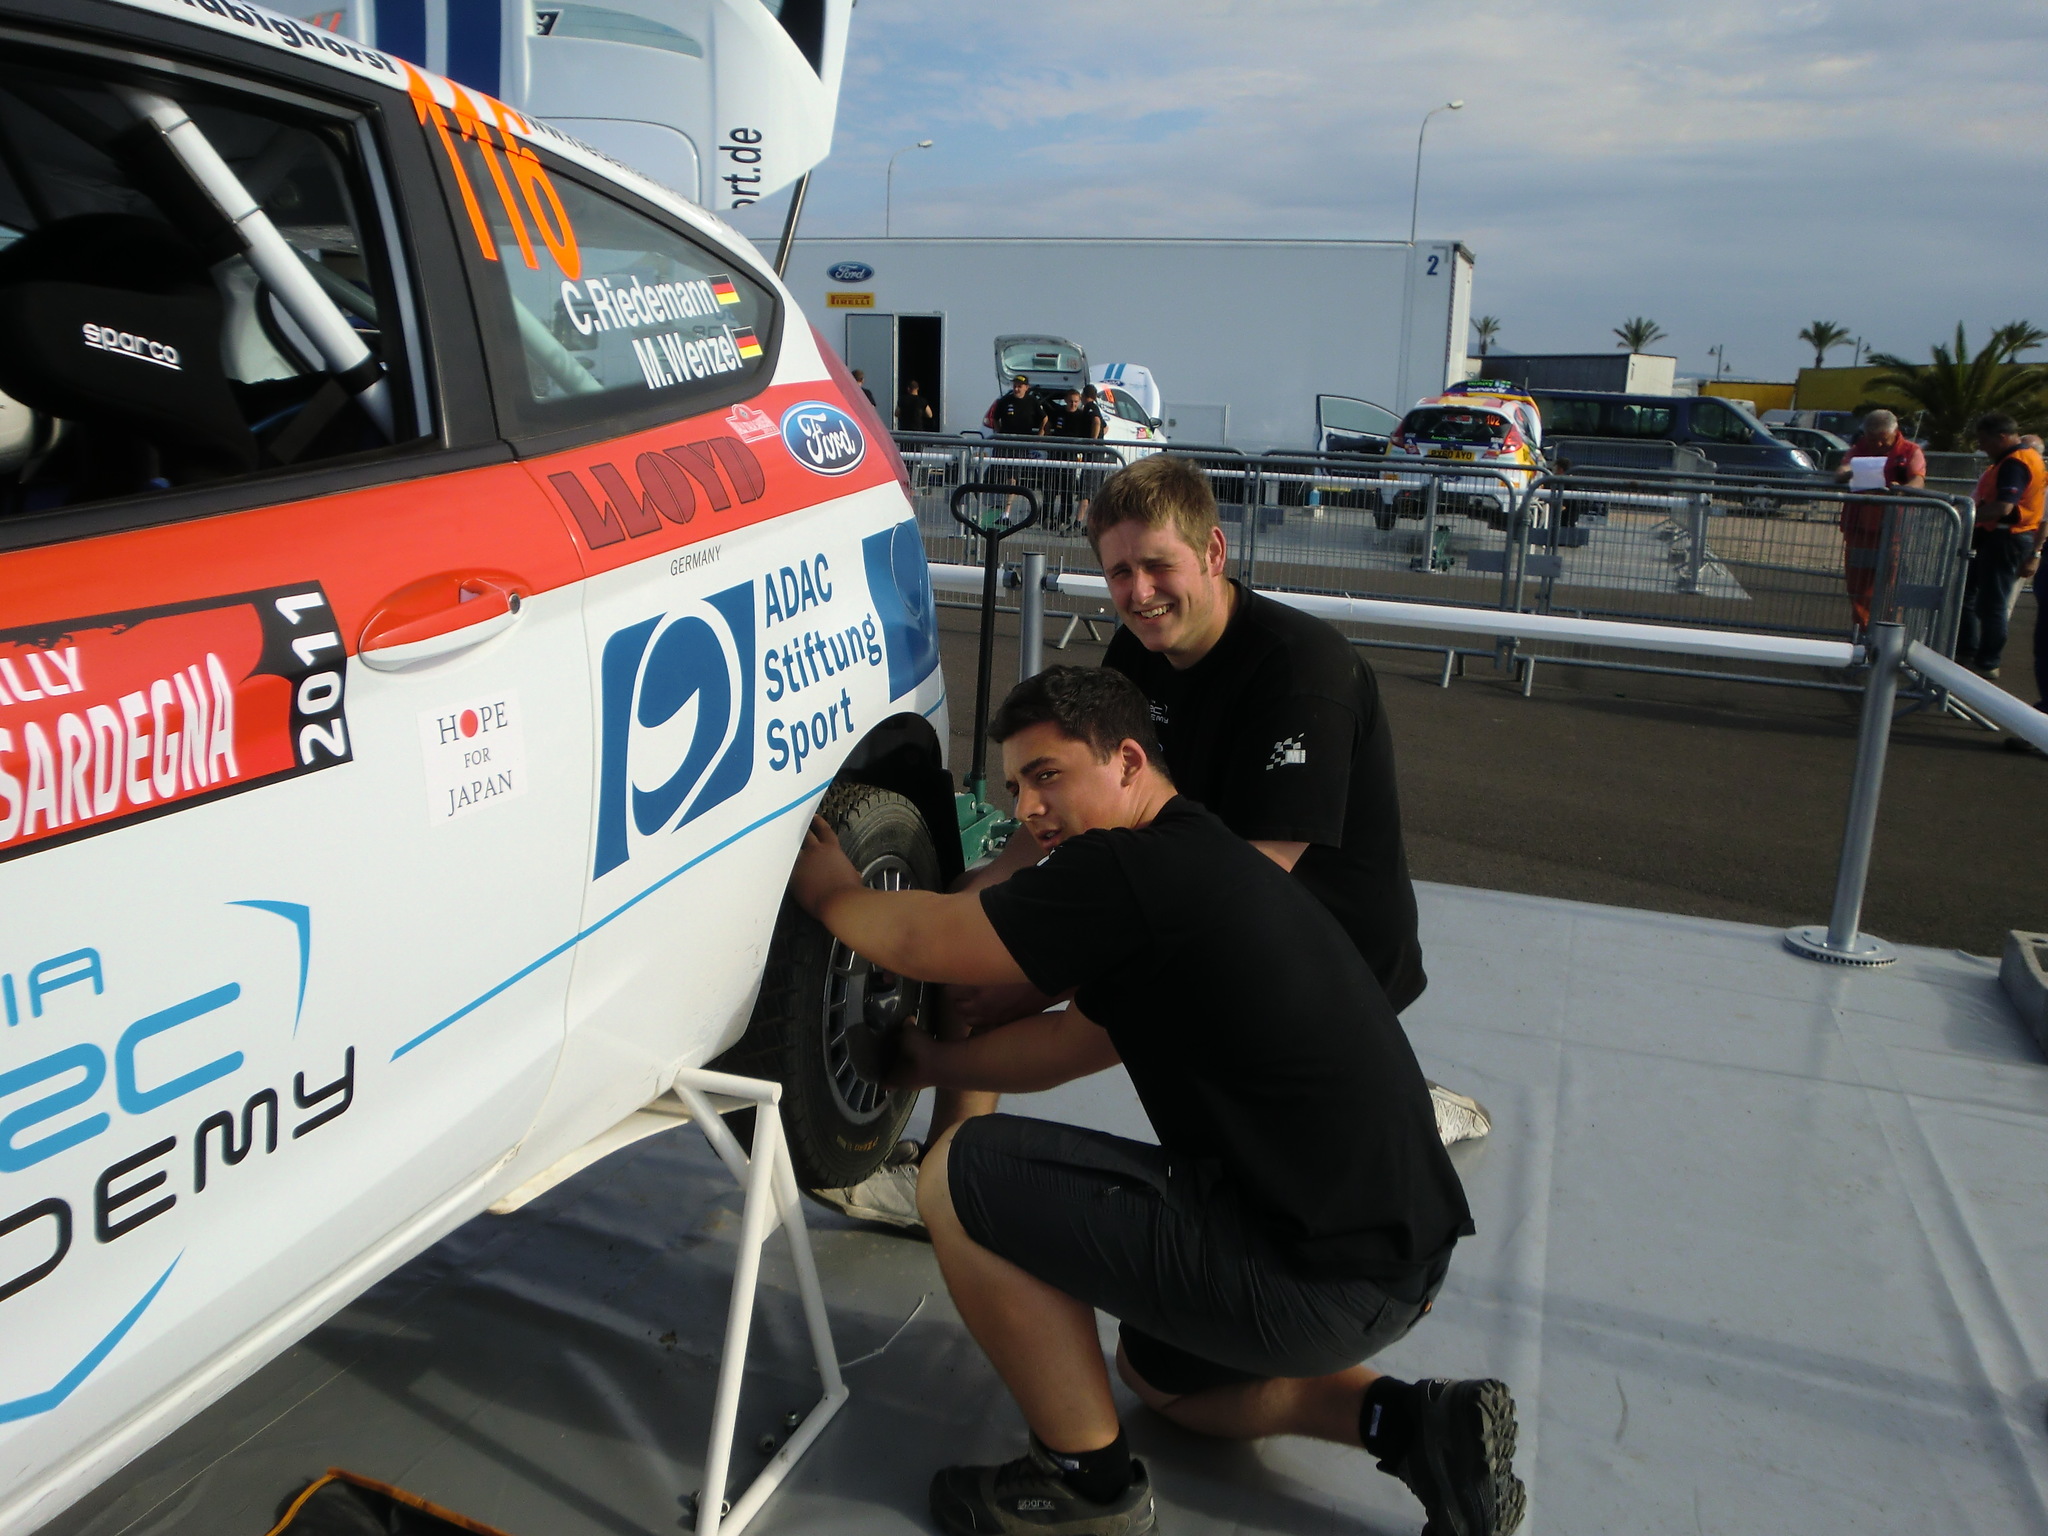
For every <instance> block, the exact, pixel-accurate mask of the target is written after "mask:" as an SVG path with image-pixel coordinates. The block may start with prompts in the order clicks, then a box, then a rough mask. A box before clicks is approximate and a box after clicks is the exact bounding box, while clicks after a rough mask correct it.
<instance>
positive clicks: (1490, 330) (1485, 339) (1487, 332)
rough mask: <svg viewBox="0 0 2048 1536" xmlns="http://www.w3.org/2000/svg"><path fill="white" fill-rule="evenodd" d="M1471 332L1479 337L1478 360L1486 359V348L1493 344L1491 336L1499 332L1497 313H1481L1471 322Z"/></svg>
mask: <svg viewBox="0 0 2048 1536" xmlns="http://www.w3.org/2000/svg"><path fill="white" fill-rule="evenodd" d="M1472 333H1473V335H1475V336H1477V337H1478V338H1479V360H1480V361H1481V362H1484V361H1486V349H1487V348H1488V347H1490V346H1492V345H1493V338H1494V337H1496V336H1498V335H1499V334H1500V317H1499V316H1498V315H1481V316H1480V317H1479V318H1478V319H1477V320H1474V321H1473V322H1472Z"/></svg>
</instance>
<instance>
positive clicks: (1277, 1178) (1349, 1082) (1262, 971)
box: [981, 795, 1472, 1281]
mask: <svg viewBox="0 0 2048 1536" xmlns="http://www.w3.org/2000/svg"><path fill="white" fill-rule="evenodd" d="M981 904H982V909H983V910H984V911H985V912H987V913H988V918H989V922H990V923H991V924H992V925H993V926H994V928H995V931H996V936H997V937H998V938H1000V939H1001V940H1002V942H1003V947H1004V948H1006V949H1007V950H1008V951H1009V952H1010V955H1011V958H1013V959H1014V960H1016V962H1017V964H1018V965H1019V966H1020V967H1021V968H1022V969H1023V971H1024V974H1025V975H1026V976H1028V977H1030V979H1031V982H1032V985H1034V986H1036V987H1038V988H1040V989H1041V990H1043V991H1045V992H1047V993H1059V992H1064V991H1066V990H1067V989H1068V988H1069V987H1078V988H1079V989H1080V990H1079V991H1078V992H1077V993H1076V995H1075V998H1074V1006H1075V1007H1077V1008H1079V1009H1080V1010H1081V1011H1082V1012H1083V1013H1085V1014H1086V1015H1087V1016H1088V1017H1089V1018H1090V1019H1092V1020H1094V1021H1095V1022H1096V1023H1097V1024H1100V1025H1101V1026H1102V1027H1103V1028H1105V1029H1107V1030H1108V1031H1109V1035H1110V1039H1111V1040H1113V1041H1114V1042H1115V1043H1116V1048H1117V1050H1118V1052H1119V1053H1120V1054H1121V1055H1122V1056H1123V1060H1124V1066H1125V1067H1126V1068H1127V1069H1128V1070H1129V1072H1130V1074H1131V1082H1132V1084H1133V1085H1134V1086H1135V1087H1136V1088H1137V1090H1138V1097H1139V1099H1140V1100H1141V1101H1142V1102H1143V1103H1144V1106H1145V1113H1146V1114H1147V1115H1148V1116H1150V1117H1151V1120H1152V1128H1153V1129H1154V1130H1155V1131H1156V1132H1158V1134H1159V1143H1160V1145H1161V1146H1163V1147H1165V1148H1166V1150H1167V1151H1168V1152H1170V1153H1173V1154H1175V1155H1176V1156H1177V1157H1187V1158H1192V1159H1196V1160H1198V1161H1201V1162H1204V1163H1207V1164H1209V1165H1213V1167H1214V1168H1215V1170H1216V1171H1217V1173H1218V1174H1220V1176H1222V1177H1224V1178H1227V1179H1229V1180H1230V1181H1231V1182H1232V1183H1233V1184H1234V1185H1235V1186H1236V1187H1237V1189H1238V1190H1239V1191H1240V1192H1241V1194H1242V1195H1243V1197H1244V1199H1245V1201H1246V1203H1247V1205H1248V1207H1249V1208H1250V1209H1251V1210H1252V1211H1253V1212H1255V1213H1257V1214H1258V1215H1260V1216H1261V1217H1263V1218H1264V1222H1265V1225H1266V1229H1267V1231H1268V1233H1269V1234H1270V1235H1271V1236H1272V1238H1273V1239H1274V1241H1275V1242H1276V1243H1277V1244H1278V1245H1279V1246H1280V1247H1281V1248H1282V1250H1283V1251H1285V1252H1286V1253H1288V1254H1289V1255H1290V1256H1291V1257H1292V1258H1293V1259H1294V1261H1295V1262H1296V1263H1298V1264H1299V1265H1300V1266H1301V1267H1302V1268H1303V1269H1305V1270H1308V1271H1311V1272H1314V1273H1317V1274H1324V1275H1343V1276H1347V1277H1352V1278H1363V1279H1370V1280H1379V1281H1398V1280H1400V1279H1403V1278H1405V1277H1408V1276H1412V1275H1413V1274H1414V1273H1415V1272H1416V1271H1417V1270H1419V1269H1421V1268H1423V1267H1426V1266H1428V1265H1430V1264H1431V1263H1432V1262H1434V1261H1436V1260H1438V1259H1440V1258H1441V1257H1443V1256H1444V1254H1445V1253H1446V1252H1447V1250H1448V1249H1449V1247H1450V1245H1451V1243H1452V1242H1453V1241H1455V1240H1456V1239H1457V1238H1458V1237H1460V1236H1462V1235H1464V1234H1466V1233H1469V1232H1470V1231H1471V1230H1472V1217H1471V1213H1470V1211H1469V1210H1468V1209H1467V1208H1466V1205H1465V1192H1464V1189H1463V1187H1462V1186H1461V1185H1460V1184H1459V1183H1458V1175H1457V1171H1456V1170H1455V1169H1454V1168H1453V1167H1452V1166H1451V1160H1450V1157H1449V1155H1448V1154H1447V1153H1445V1151H1444V1148H1443V1143H1442V1142H1441V1141H1440V1140H1438V1138H1437V1132H1436V1116H1435V1112H1434V1110H1432V1108H1431V1107H1430V1102H1429V1088H1428V1085H1427V1084H1426V1083H1425V1082H1424V1080H1423V1076H1422V1069H1421V1067H1419V1066H1418V1065H1417V1064H1416V1061H1415V1053H1414V1051H1413V1050H1412V1049H1411V1048H1410V1046H1409V1044H1408V1037H1407V1036H1406V1035H1405V1034H1403V1033H1402V1031H1401V1025H1400V1021H1399V1020H1397V1019H1396V1018H1395V1017H1394V1013H1393V1010H1392V1009H1391V1008H1389V1007H1388V1006H1387V1000H1386V998H1385V996H1384V995H1382V993H1381V992H1380V989H1379V986H1378V984H1377V983H1376V982H1374V980H1373V978H1372V973H1371V972H1370V971H1368V970H1367V969H1366V966H1365V963H1364V961H1363V959H1362V958H1361V957H1360V956H1359V953H1358V951H1357V949H1356V948H1355V947H1354V946H1353V945H1352V944H1351V942H1350V940H1349V939H1348V938H1347V936H1346V935H1345V933H1344V931H1343V930H1342V929H1341V928H1339V927H1338V926H1337V924H1336V922H1335V920H1333V919H1332V918H1331V916H1330V914H1329V913H1328V912H1326V911H1325V910H1324V909H1323V908H1322V906H1321V905H1320V904H1319V903H1318V902H1317V901H1316V899H1315V898H1314V897H1313V896H1311V895H1310V894H1309V893H1308V891H1307V890H1305V889H1304V888H1303V886H1302V884H1301V883H1300V882H1299V881H1296V880H1293V879H1291V878H1289V876H1288V875H1287V873H1286V872H1285V871H1284V870H1282V869H1281V868H1280V866H1279V865H1277V864H1275V863H1274V862H1273V861H1272V860H1271V859H1269V858H1267V857H1266V856H1265V855H1264V854H1262V853H1260V852H1259V851H1258V850H1257V849H1256V848H1254V847H1252V846H1251V845H1250V844H1249V843H1247V842H1245V841H1244V840H1243V839H1242V838H1240V837H1238V836H1236V835H1235V834H1234V833H1232V832H1231V831H1230V829H1229V828H1227V827H1225V826H1224V825H1223V823H1222V822H1221V821H1219V820H1218V819H1217V818H1216V817H1214V816H1212V815H1211V814H1210V813H1209V812H1207V811H1205V810H1204V809H1202V807H1201V806H1199V805H1196V804H1195V803H1194V802H1193V801H1192V800H1190V799H1189V798H1188V797H1187V796H1185V795H1176V796H1175V797H1174V798H1173V799H1172V800H1171V801H1169V802H1168V803H1167V805H1166V806H1165V808H1164V809H1162V810H1161V811H1160V813H1159V815H1158V816H1157V817H1156V818H1155V819H1154V820H1153V821H1152V822H1151V823H1150V824H1149V825H1147V826H1145V827H1141V828H1135V829H1133V828H1122V829H1117V830H1113V831H1095V832H1084V833H1082V834H1081V835H1080V836H1079V837H1075V838H1071V839H1069V840H1068V841H1066V842H1065V843H1062V844H1061V845H1060V846H1059V847H1057V848H1055V849H1054V850H1053V851H1052V852H1051V853H1050V854H1048V855H1047V856H1046V857H1045V858H1044V859H1043V860H1041V861H1040V862H1039V863H1038V864H1036V865H1034V866H1033V867H1031V868H1029V869H1025V870H1020V871H1018V872H1017V873H1016V874H1014V875H1012V876H1011V877H1010V878H1009V879H1008V880H1006V881H1004V882H1002V883H1001V884H1000V885H994V886H990V887H989V888H987V889H986V890H984V891H983V892H982V893H981Z"/></svg>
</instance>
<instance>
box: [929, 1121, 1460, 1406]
mask: <svg viewBox="0 0 2048 1536" xmlns="http://www.w3.org/2000/svg"><path fill="white" fill-rule="evenodd" d="M946 1179H947V1184H948V1186H949V1187H950V1189H951V1191H952V1196H953V1209H954V1210H955V1211H956V1212H958V1214H959V1217H960V1224H961V1225H962V1226H963V1227H965V1228H966V1229H967V1235H968V1236H969V1237H971V1238H973V1239H974V1240H975V1242H977V1243H979V1244H981V1246H982V1247H984V1248H986V1249H988V1250H989V1251H990V1252H991V1253H995V1254H998V1255H1000V1256H1001V1257H1003V1258H1005V1259H1008V1260H1009V1261H1010V1262H1011V1263H1012V1264H1015V1265H1016V1266H1017V1267H1018V1268H1019V1269H1022V1270H1024V1271H1025V1272H1026V1273H1028V1274H1031V1275H1034V1276H1036V1277H1037V1278H1038V1279H1040V1280H1043V1281H1045V1282H1046V1284H1048V1285H1051V1286H1054V1287H1056V1288H1058V1289H1059V1290H1061V1291H1064V1292H1065V1293H1066V1294H1067V1295H1069V1296H1073V1297H1077V1298H1079V1299H1080V1300H1082V1301H1085V1302H1087V1303H1088V1304H1089V1305H1090V1306H1093V1307H1099V1308H1100V1309H1101V1310H1103V1311H1104V1312H1107V1313H1109V1315H1110V1316H1112V1317H1114V1318H1116V1319H1117V1320H1118V1322H1119V1323H1120V1324H1121V1325H1122V1329H1121V1334H1120V1337H1121V1340H1122V1343H1123V1349H1124V1355H1125V1358H1126V1359H1128V1360H1129V1361H1130V1363H1131V1365H1132V1366H1133V1368H1135V1369H1136V1371H1137V1373H1138V1374H1139V1375H1140V1376H1142V1377H1143V1378H1144V1379H1145V1380H1146V1381H1147V1382H1149V1383H1151V1384H1152V1385H1153V1386H1154V1387H1156V1388H1158V1389H1159V1390H1160V1391H1161V1392H1169V1393H1173V1394H1176V1395H1179V1394H1183V1393H1188V1392H1199V1391H1202V1390H1203V1389H1204V1388H1207V1387H1219V1386H1228V1385H1231V1384H1234V1383H1237V1382H1246V1381H1261V1380H1265V1379H1268V1378H1271V1377H1276V1376H1325V1375H1328V1374H1330V1373H1331V1372H1333V1371H1341V1370H1345V1369H1347V1368H1348V1367H1350V1366H1353V1365H1356V1364H1358V1363H1359V1362H1360V1361H1362V1360H1366V1359H1369V1358H1371V1357H1372V1356H1373V1355H1375V1354H1377V1353H1378V1352H1379V1351H1380V1350H1382V1349H1385V1348H1386V1347H1387V1346H1388V1345H1389V1344H1392V1343H1394V1342H1395V1341H1396V1340H1397V1339H1400V1338H1401V1337H1403V1336H1404V1335H1405V1334H1406V1333H1407V1332H1408V1330H1409V1329H1410V1328H1413V1327H1414V1326H1415V1323H1416V1320H1417V1319H1418V1318H1420V1317H1421V1316H1422V1314H1423V1313H1425V1312H1427V1311H1428V1310H1429V1307H1430V1304H1431V1302H1432V1301H1433V1300H1434V1298H1435V1295H1436V1290H1437V1287H1438V1286H1440V1285H1441V1284H1442V1283H1443V1274H1444V1269H1445V1267H1446V1262H1447V1259H1448V1255H1446V1256H1445V1260H1440V1261H1439V1262H1437V1263H1436V1264H1434V1265H1432V1266H1431V1267H1430V1268H1429V1269H1428V1270H1427V1271H1425V1272H1421V1273H1418V1274H1417V1275H1416V1276H1414V1277H1413V1281H1412V1283H1410V1284H1406V1285H1403V1284H1398V1283H1394V1282H1389V1283H1390V1284H1393V1285H1394V1288H1395V1289H1396V1290H1400V1291H1403V1292H1406V1293H1409V1294H1411V1295H1412V1296H1413V1297H1414V1299H1413V1300H1403V1299H1400V1298H1399V1297H1396V1296H1394V1295H1391V1294H1389V1292H1388V1290H1387V1289H1386V1288H1384V1287H1383V1286H1382V1285H1380V1284H1379V1283H1376V1282H1374V1281H1371V1280H1355V1279H1344V1280H1330V1279H1318V1278H1315V1277H1312V1276H1305V1275H1303V1274H1301V1273H1300V1272H1299V1271H1298V1270H1297V1269H1296V1268H1295V1266H1294V1265H1293V1264H1291V1263H1290V1262H1289V1261H1288V1260H1287V1258H1286V1256H1285V1255H1284V1254H1282V1253H1281V1252H1280V1251H1279V1250H1278V1249H1277V1248H1276V1247H1275V1246H1274V1245H1273V1243H1272V1242H1271V1241H1270V1240H1269V1239H1268V1238H1267V1237H1266V1236H1265V1235H1264V1234H1263V1233H1262V1232H1260V1231H1259V1230H1258V1228H1257V1227H1256V1225H1255V1224H1254V1223H1253V1222H1251V1221H1249V1220H1247V1219H1246V1213H1245V1211H1244V1209H1243V1205H1242V1202H1241V1201H1240V1199H1239V1197H1238V1195H1237V1192H1236V1190H1235V1189H1234V1188H1233V1187H1232V1186H1231V1185H1230V1184H1229V1183H1228V1182H1227V1181H1225V1180H1224V1179H1223V1178H1222V1177H1221V1176H1220V1174H1219V1173H1218V1172H1217V1171H1216V1170H1214V1169H1213V1168H1210V1167H1206V1166H1204V1165H1199V1164H1198V1165H1195V1166H1192V1167H1190V1166H1186V1165H1185V1164H1183V1163H1177V1162H1174V1161H1173V1160H1171V1159H1170V1158H1169V1157H1168V1155H1167V1153H1166V1152H1165V1151H1164V1150H1163V1149H1162V1148H1159V1147H1154V1146H1147V1145H1146V1144H1145V1143H1143V1142H1138V1141H1126V1140H1124V1139H1123V1138H1122V1137H1120V1136H1109V1135H1105V1134H1103V1133H1102V1132H1100V1131H1089V1130H1082V1129H1080V1128H1079V1127H1077V1126H1071V1125H1057V1124H1054V1123H1053V1122H1051V1121H1047V1120H1027V1119H1024V1118H1023V1117H1021V1116H1017V1115H982V1116H978V1117H976V1118H975V1119H972V1120H969V1121H968V1122H967V1123H966V1124H965V1125H963V1126H961V1127H960V1129H959V1130H958V1131H957V1132H955V1133H954V1136H953V1145H952V1151H951V1152H950V1153H949V1154H948V1156H947V1162H946Z"/></svg>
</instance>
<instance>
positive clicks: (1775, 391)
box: [1700, 379, 1797, 414]
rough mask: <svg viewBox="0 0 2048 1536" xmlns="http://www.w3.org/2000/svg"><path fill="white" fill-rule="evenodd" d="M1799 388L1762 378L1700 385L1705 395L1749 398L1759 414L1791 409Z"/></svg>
mask: <svg viewBox="0 0 2048 1536" xmlns="http://www.w3.org/2000/svg"><path fill="white" fill-rule="evenodd" d="M1796 388H1797V386H1796V385H1792V384H1767V383H1764V382H1763V381H1762V380H1760V379H1722V380H1720V381H1719V382H1718V383H1715V382H1709V383H1705V384H1702V385H1701V386H1700V393H1701V394H1703V395H1718V396H1720V397H1721V398H1722V399H1723V400H1747V401H1748V402H1749V403H1750V404H1751V405H1753V406H1755V407H1756V409H1757V412H1758V413H1759V414H1761V413H1763V412H1764V411H1789V410H1791V409H1792V395H1793V391H1794V390H1795V389H1796Z"/></svg>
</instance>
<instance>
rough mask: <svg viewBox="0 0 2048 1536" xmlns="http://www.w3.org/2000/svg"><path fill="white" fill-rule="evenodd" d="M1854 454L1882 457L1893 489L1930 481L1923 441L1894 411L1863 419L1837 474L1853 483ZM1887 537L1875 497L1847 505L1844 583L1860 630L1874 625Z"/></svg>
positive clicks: (1844, 515) (1844, 513)
mask: <svg viewBox="0 0 2048 1536" xmlns="http://www.w3.org/2000/svg"><path fill="white" fill-rule="evenodd" d="M1852 459H1883V460H1884V483H1885V486H1886V488H1887V489H1889V490H1894V491H1916V490H1918V489H1920V487H1922V486H1924V485H1925V484H1926V483H1927V456H1926V454H1924V453H1922V452H1921V451H1920V445H1919V444H1918V443H1916V442H1914V441H1913V440H1912V439H1911V438H1910V437H1908V436H1906V434H1905V433H1903V432H1901V431H1900V430H1899V418H1898V417H1897V416H1895V415H1893V414H1892V413H1891V412H1890V411H1872V412H1871V413H1870V414H1869V415H1867V416H1865V417H1864V418H1863V424H1862V427H1861V429H1860V430H1859V431H1858V432H1857V435H1856V441H1855V442H1853V443H1851V444H1850V445H1849V452H1848V453H1847V454H1846V455H1845V456H1844V457H1843V460H1842V463H1841V467H1840V468H1838V469H1837V470H1836V471H1835V478H1836V479H1837V480H1839V481H1841V482H1842V483H1844V484H1847V483H1848V480H1849V474H1850V468H1849V461H1850V460H1852ZM1883 537H1884V508H1883V507H1881V506H1878V505H1877V504H1876V503H1874V502H1868V501H1850V502H1844V503H1843V504H1842V584H1843V585H1844V586H1846V587H1847V588H1848V589H1849V607H1850V610H1851V611H1852V612H1853V613H1854V614H1855V615H1856V632H1857V633H1858V634H1859V635H1860V634H1862V633H1863V631H1865V630H1867V629H1868V628H1870V596H1871V593H1872V592H1874V591H1875V590H1876V588H1877V558H1878V546H1879V544H1881V543H1882V542H1883Z"/></svg>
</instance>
